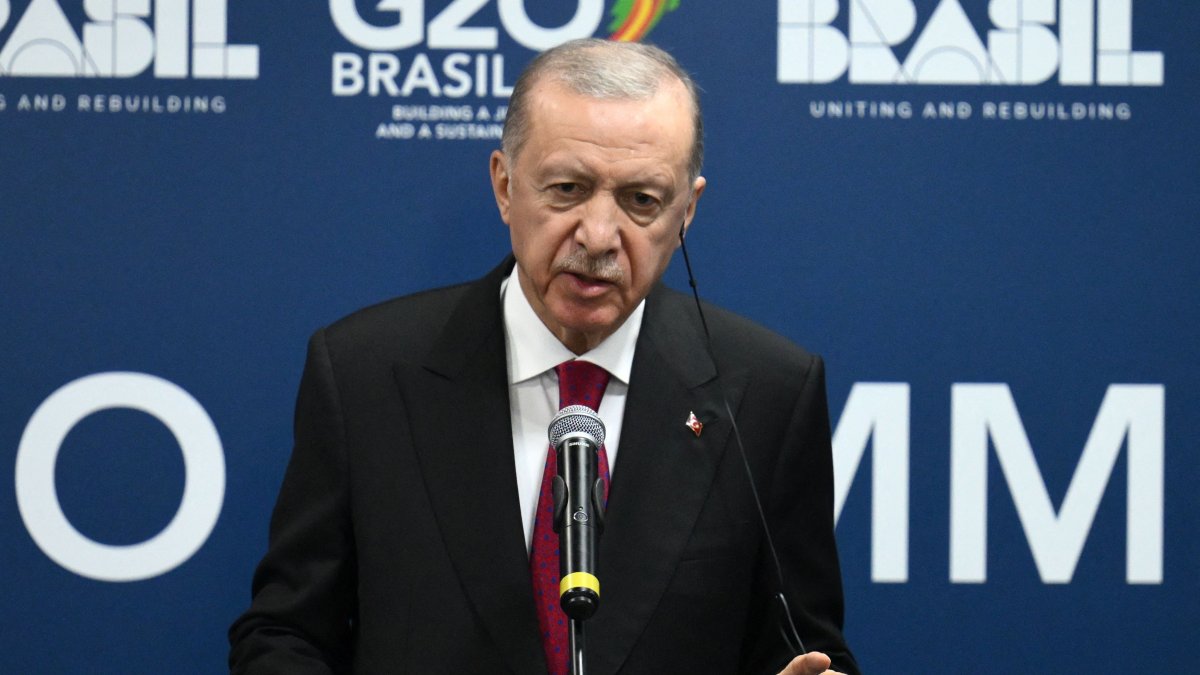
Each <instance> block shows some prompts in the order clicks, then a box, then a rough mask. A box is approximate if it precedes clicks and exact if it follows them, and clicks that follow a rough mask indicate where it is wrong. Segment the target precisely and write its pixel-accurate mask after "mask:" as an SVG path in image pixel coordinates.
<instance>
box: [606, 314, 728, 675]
mask: <svg viewBox="0 0 1200 675" xmlns="http://www.w3.org/2000/svg"><path fill="white" fill-rule="evenodd" d="M701 336H702V333H701V328H700V326H699V323H698V322H697V321H696V320H695V318H694V315H693V313H692V312H688V311H687V307H686V304H685V303H684V302H680V301H678V300H676V299H674V298H669V297H667V296H666V294H665V293H663V292H661V290H660V291H656V292H655V293H653V294H651V296H650V298H649V299H648V300H647V305H646V314H645V318H644V321H643V324H642V329H641V333H640V335H639V338H638V345H637V352H636V355H635V357H634V366H633V371H632V374H631V376H630V383H629V397H628V398H627V400H626V403H625V416H624V423H623V430H622V432H621V440H620V443H621V445H620V454H619V457H618V462H617V466H616V467H615V469H614V473H613V480H612V488H611V490H612V491H611V493H610V496H609V510H608V514H607V520H606V529H605V532H604V534H603V536H602V538H601V540H600V582H601V588H602V589H603V590H602V593H601V598H602V601H601V609H600V611H599V612H598V613H597V614H596V616H595V617H594V618H593V619H591V620H590V621H589V622H588V631H589V634H588V639H589V646H591V653H590V656H589V660H590V662H591V663H592V664H593V666H594V668H595V671H596V672H597V673H599V674H601V675H608V674H610V673H615V672H617V671H618V670H619V669H620V667H621V665H622V663H624V661H625V659H626V658H627V657H628V655H629V653H630V651H631V650H632V649H633V646H634V644H635V643H636V641H637V639H638V637H639V636H640V635H641V633H642V631H643V630H644V629H645V627H646V625H647V623H648V622H649V620H650V617H651V615H652V614H653V613H654V610H655V608H656V607H657V605H658V603H659V600H660V598H661V597H662V594H663V593H664V592H665V590H666V588H667V585H668V583H669V582H670V580H671V577H672V576H673V575H674V572H675V568H676V566H677V564H678V562H679V560H680V558H681V557H682V554H683V550H684V547H685V545H686V544H687V541H688V538H689V536H690V535H691V532H692V528H693V526H694V525H695V523H696V520H697V518H698V517H699V515H700V511H701V510H702V508H703V506H704V504H705V501H706V499H707V497H708V495H709V492H710V488H711V484H712V481H713V478H714V475H715V472H716V468H717V466H718V464H719V462H720V459H721V455H722V453H723V452H724V448H725V441H726V439H727V437H728V434H729V430H730V426H729V424H728V423H727V422H726V420H725V418H726V414H725V413H724V404H723V403H722V402H721V395H720V390H719V383H718V381H717V377H716V371H715V368H714V366H713V364H712V361H711V360H710V359H709V357H708V355H707V350H706V348H705V347H704V342H703V338H702V337H701ZM724 386H725V387H727V388H728V389H729V391H728V395H729V397H730V405H731V406H734V409H736V405H737V392H735V391H734V390H733V387H732V386H731V384H730V381H729V378H726V381H725V383H724ZM692 412H694V413H695V415H696V417H697V418H699V419H700V421H701V422H703V424H704V428H703V431H702V433H701V434H700V435H699V436H697V435H696V434H695V433H694V432H693V431H692V430H691V429H689V428H688V427H687V426H686V424H685V422H686V421H687V418H688V415H689V413H692Z"/></svg>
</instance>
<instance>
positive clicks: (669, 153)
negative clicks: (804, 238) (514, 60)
mask: <svg viewBox="0 0 1200 675" xmlns="http://www.w3.org/2000/svg"><path fill="white" fill-rule="evenodd" d="M529 100H530V102H531V105H530V111H529V126H528V133H527V136H526V141H525V144H524V146H523V147H522V148H521V149H520V151H519V155H518V157H517V158H516V160H515V162H514V161H510V160H511V158H506V157H505V156H504V155H503V154H502V153H500V152H498V151H497V152H495V153H493V154H492V158H491V175H492V188H493V190H494V191H495V195H496V203H497V205H498V206H499V208H500V217H501V218H503V220H504V222H505V223H506V224H508V227H509V232H510V235H511V238H512V248H513V254H514V255H515V256H516V258H517V278H518V280H519V281H520V285H521V290H522V291H523V292H524V293H525V296H526V297H527V298H528V299H529V304H530V305H532V306H533V310H534V312H535V313H537V315H538V317H539V318H540V319H541V320H542V323H544V324H545V325H546V327H547V328H549V329H550V331H551V332H552V333H554V335H555V336H556V337H558V339H559V341H561V342H562V343H563V344H564V345H566V346H567V348H569V349H571V350H572V351H573V352H575V353H577V354H581V353H583V352H585V351H587V350H589V349H591V348H593V347H595V346H596V345H597V344H599V343H600V342H601V341H602V340H604V338H606V337H608V336H609V335H611V334H612V333H613V331H615V330H616V329H617V328H619V327H620V326H621V324H622V323H623V322H624V321H625V319H626V318H627V317H628V316H629V314H630V313H631V312H632V311H633V310H634V309H635V308H636V307H637V305H638V303H640V302H641V301H642V299H643V298H645V297H646V294H647V293H649V292H650V288H651V287H652V286H653V285H654V283H655V282H656V281H657V280H658V278H659V277H660V276H662V273H663V271H664V270H665V269H666V267H667V263H668V262H669V261H670V259H671V254H672V253H673V252H674V251H675V248H676V247H677V246H679V228H680V226H681V225H682V226H686V224H690V222H691V219H692V216H693V215H694V213H695V208H696V201H697V200H698V199H699V198H700V195H701V193H702V192H703V191H704V184H705V183H704V179H703V178H697V179H696V180H695V182H693V183H691V184H689V182H688V175H687V164H688V160H689V158H690V154H691V147H692V116H691V109H692V108H691V102H690V100H689V98H688V96H687V92H686V90H685V89H684V86H683V84H682V83H680V82H678V81H676V80H670V81H664V83H663V84H662V85H661V86H660V90H659V92H658V93H657V94H656V95H655V96H654V97H653V98H650V99H646V100H642V101H632V100H602V99H594V98H589V97H587V96H583V95H580V94H576V93H574V92H571V91H570V90H568V89H566V88H565V87H563V86H562V85H559V84H557V83H554V82H542V83H539V84H537V85H535V88H534V89H533V90H532V91H530V99H529Z"/></svg>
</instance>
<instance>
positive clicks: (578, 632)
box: [569, 619, 584, 675]
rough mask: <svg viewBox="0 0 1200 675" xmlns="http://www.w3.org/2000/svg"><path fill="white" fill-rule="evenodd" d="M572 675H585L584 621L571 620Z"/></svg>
mask: <svg viewBox="0 0 1200 675" xmlns="http://www.w3.org/2000/svg"><path fill="white" fill-rule="evenodd" d="M569 638H570V641H571V675H584V672H583V671H584V669H583V648H584V637H583V619H571V632H570V635H569Z"/></svg>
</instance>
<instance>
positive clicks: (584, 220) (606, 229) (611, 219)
mask: <svg viewBox="0 0 1200 675" xmlns="http://www.w3.org/2000/svg"><path fill="white" fill-rule="evenodd" d="M624 218H625V212H624V211H622V210H621V207H620V205H619V204H617V201H616V199H613V198H611V197H610V196H608V195H596V197H595V198H593V199H591V200H590V201H589V203H588V205H587V208H586V209H584V210H583V214H582V217H581V218H580V221H579V224H578V225H577V226H576V228H575V242H576V243H578V244H579V245H580V246H582V247H583V248H584V249H586V250H587V252H588V254H590V255H593V256H598V255H603V254H606V253H610V252H612V251H615V250H617V249H618V248H620V246H621V222H622V220H623V219H624Z"/></svg>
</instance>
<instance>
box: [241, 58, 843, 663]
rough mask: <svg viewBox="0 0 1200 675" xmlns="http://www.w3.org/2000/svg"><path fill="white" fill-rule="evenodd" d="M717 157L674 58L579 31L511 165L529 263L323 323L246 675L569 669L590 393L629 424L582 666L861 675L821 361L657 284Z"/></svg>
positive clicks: (539, 70) (508, 188)
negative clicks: (852, 635)
mask: <svg viewBox="0 0 1200 675" xmlns="http://www.w3.org/2000/svg"><path fill="white" fill-rule="evenodd" d="M702 156H703V137H702V126H701V117H700V109H699V101H698V97H697V94H696V89H695V85H694V84H693V83H692V81H691V79H690V78H689V77H688V76H687V74H686V73H684V72H683V71H682V70H681V69H680V68H679V66H678V65H677V64H676V63H675V61H674V59H672V58H671V57H670V56H669V55H667V54H666V53H665V52H663V51H661V50H659V49H656V48H653V47H648V46H644V45H638V44H628V43H610V42H604V41H598V40H581V41H575V42H571V43H567V44H565V45H563V46H561V47H558V48H555V49H552V50H549V51H547V52H545V53H543V54H542V55H540V56H539V57H538V58H537V59H535V60H534V62H533V63H532V64H531V65H530V66H529V68H527V69H526V71H525V72H524V73H523V74H522V75H521V77H520V79H519V80H518V81H517V84H516V86H515V88H514V91H513V96H512V101H511V105H510V108H509V116H508V119H507V120H506V123H505V129H504V139H503V148H502V150H501V151H497V152H495V153H493V154H492V157H491V165H490V168H491V177H492V187H493V191H494V193H495V199H496V204H497V206H498V207H499V211H500V217H501V218H502V219H503V221H504V222H505V223H506V224H507V225H508V228H509V231H510V233H511V238H512V256H511V257H510V258H508V259H507V260H505V261H504V262H503V263H502V264H501V265H500V266H499V267H498V268H496V269H495V270H493V271H492V272H491V273H490V274H488V275H487V276H485V277H484V278H482V279H481V280H479V281H476V282H473V283H470V284H464V285H460V286H454V287H451V288H446V289H439V290H435V291H430V292H426V293H421V294H417V295H414V296H410V297H406V298H400V299H396V300H392V301H390V302H387V303H384V304H381V305H378V306H375V307H372V308H368V309H366V310H362V311H360V312H357V313H355V314H353V315H351V316H349V317H347V318H345V319H343V320H341V321H339V322H337V323H335V324H333V325H332V326H330V327H328V328H326V329H324V330H321V331H319V332H318V333H316V334H315V335H314V336H313V338H312V340H311V341H310V344H309V354H308V362H307V364H306V367H305V372H304V377H303V380H302V383H301V388H300V394H299V398H298V402H297V410H296V427H295V434H296V440H295V449H294V451H293V455H292V459H291V462H290V464H289V466H288V470H287V475H286V477H285V479H284V483H283V487H282V489H281V491H280V495H279V501H278V503H277V505H276V509H275V514H274V517H273V519H272V524H271V539H270V546H269V549H268V551H267V554H266V556H265V557H264V559H263V561H262V563H261V565H260V566H259V569H258V571H257V573H256V575H255V580H254V599H253V603H252V605H251V607H250V609H249V611H247V613H246V614H245V615H243V616H242V617H241V618H240V619H239V620H238V621H237V622H236V623H235V624H234V626H233V627H232V628H231V630H230V639H231V642H232V645H233V648H232V651H231V654H230V664H231V668H232V670H233V671H234V672H239V673H259V672H263V673H266V672H279V673H328V672H356V673H375V672H378V673H400V672H406V673H475V672H478V673H484V672H487V673H494V672H512V673H544V672H550V673H563V672H565V671H566V669H567V654H566V650H565V648H564V647H565V640H566V638H565V628H564V624H565V617H564V615H563V614H562V612H561V610H559V609H558V608H557V606H556V605H557V583H558V579H557V567H558V559H557V556H558V551H557V542H556V539H555V538H554V536H553V533H552V532H551V530H550V523H549V517H548V516H547V513H548V512H552V511H553V509H552V508H550V507H548V503H549V502H548V500H549V484H550V483H549V481H550V476H551V475H552V474H553V473H554V471H555V469H554V459H555V458H554V453H553V452H549V448H548V444H547V442H546V435H545V434H546V428H547V425H548V423H549V422H550V420H551V418H552V417H553V415H554V413H555V412H556V411H557V410H558V409H559V407H560V406H561V405H567V404H571V403H575V402H583V403H585V404H587V405H589V406H590V407H592V408H598V410H599V416H600V417H601V419H603V420H604V422H605V424H606V425H607V428H608V435H607V439H606V441H605V442H604V447H603V448H602V450H601V452H600V453H599V454H600V459H599V461H600V472H601V473H602V474H603V475H605V476H606V478H607V479H609V480H610V481H611V482H608V483H606V485H607V487H608V490H609V493H608V503H607V518H606V528H605V531H604V534H603V539H602V541H601V546H600V557H599V562H598V574H597V576H598V577H599V578H600V580H601V583H602V584H603V593H602V598H603V601H602V605H601V607H600V609H599V611H598V612H597V613H596V615H595V616H594V617H593V618H591V619H590V620H588V622H587V631H588V645H587V659H588V662H587V665H588V670H589V672H592V673H598V674H604V675H611V674H613V673H629V674H635V673H673V672H681V673H682V672H702V673H776V672H779V671H780V670H781V669H783V672H785V673H787V674H788V675H800V674H808V673H821V672H823V671H825V670H826V669H827V668H830V667H831V658H830V657H832V667H834V668H837V669H838V670H839V671H844V672H849V673H854V672H857V666H856V665H855V663H854V659H853V657H852V656H851V655H850V653H849V650H848V649H847V647H846V645H845V641H844V639H843V637H842V633H841V622H842V593H841V580H840V573H839V569H838V560H837V552H836V546H835V543H834V537H833V522H832V520H833V519H832V475H831V474H832V469H831V464H832V460H831V456H830V447H829V422H828V413H827V410H826V405H825V392H824V376H823V366H822V363H821V361H820V359H819V358H817V357H815V356H812V355H810V354H808V353H806V352H804V351H803V350H801V349H800V348H798V347H796V346H794V345H792V344H790V343H788V342H787V341H786V340H784V339H782V338H780V337H778V336H776V335H773V334H771V333H769V332H768V331H766V330H765V329H763V328H761V327H758V326H756V325H754V324H752V323H750V322H748V321H746V320H744V319H740V318H738V317H735V316H733V315H731V314H728V313H726V312H722V311H720V310H717V309H715V308H712V307H709V308H708V310H707V311H708V315H707V323H708V330H709V331H710V332H711V343H710V344H709V343H706V337H705V332H704V328H703V327H702V322H701V320H700V319H699V318H698V317H697V315H696V308H695V306H694V305H691V304H689V302H688V300H687V299H686V297H684V296H682V295H680V294H677V293H675V292H673V291H670V290H667V289H665V288H663V287H662V286H661V285H660V284H659V279H660V277H661V276H662V274H663V271H664V270H665V269H666V267H667V264H668V262H669V260H670V258H671V255H672V254H673V253H674V251H675V249H676V247H678V246H679V244H680V241H681V240H682V236H683V233H684V232H686V230H687V228H688V226H689V225H690V223H691V221H692V218H693V216H694V215H695V211H696V204H697V202H698V201H699V199H700V196H701V195H702V194H703V192H704V188H705V180H704V178H702V177H701V176H700V175H699V174H700V166H701V161H702ZM710 348H711V351H710ZM710 353H711V355H712V356H711V357H710ZM714 360H715V362H714ZM727 410H733V411H737V415H738V417H737V420H736V421H737V423H738V425H739V427H740V429H741V431H742V439H741V440H742V443H743V445H744V448H745V453H746V456H747V461H748V463H749V465H750V467H751V468H752V470H753V476H754V480H755V483H756V485H757V491H758V493H759V494H760V495H761V496H762V500H763V502H764V503H763V507H764V510H765V514H766V518H767V520H768V525H769V527H770V530H771V532H772V534H773V535H774V537H775V542H776V545H777V554H778V559H779V561H780V562H781V567H782V573H780V572H779V570H778V568H777V567H776V566H775V563H774V562H773V559H774V558H775V553H774V552H773V551H772V550H771V549H769V548H768V547H767V544H766V538H765V535H764V534H763V529H762V526H761V525H760V524H759V516H758V514H757V507H756V506H755V502H754V497H753V496H752V492H753V491H752V489H751V482H750V479H749V478H748V477H747V473H746V470H745V467H744V466H743V461H742V457H741V454H740V451H739V449H738V445H737V444H738V441H737V440H735V435H734V433H733V425H732V421H731V420H730V419H728V413H727V412H726V411H727ZM618 460H619V461H618ZM781 592H782V595H783V596H784V597H786V599H787V601H786V604H784V603H777V602H776V598H775V596H776V595H777V594H780V593H781ZM781 606H786V607H788V608H790V610H789V613H790V615H789V616H786V617H785V616H783V615H782V612H780V611H777V610H778V608H779V607H781ZM791 624H794V625H795V626H796V627H797V628H798V633H799V635H798V637H799V638H801V639H802V640H803V642H804V644H805V645H806V647H807V648H809V649H812V650H814V651H813V652H810V653H808V654H806V655H800V656H797V655H796V653H795V652H794V651H793V650H792V649H791V648H789V647H788V641H787V639H786V638H785V637H783V635H782V630H783V629H784V627H786V626H789V625H791ZM821 652H823V653H821ZM825 654H828V655H829V656H828V657H827V656H826V655H825Z"/></svg>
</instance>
